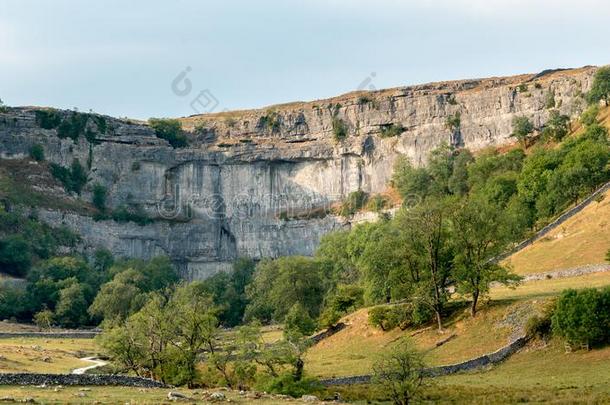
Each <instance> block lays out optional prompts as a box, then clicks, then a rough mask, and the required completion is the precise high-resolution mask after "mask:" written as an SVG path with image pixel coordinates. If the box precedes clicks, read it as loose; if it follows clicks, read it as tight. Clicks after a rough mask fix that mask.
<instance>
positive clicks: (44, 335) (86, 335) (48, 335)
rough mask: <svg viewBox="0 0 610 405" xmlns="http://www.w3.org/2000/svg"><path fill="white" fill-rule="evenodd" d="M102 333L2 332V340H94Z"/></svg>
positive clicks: (0, 335)
mask: <svg viewBox="0 0 610 405" xmlns="http://www.w3.org/2000/svg"><path fill="white" fill-rule="evenodd" d="M99 333H100V332H96V331H88V332H0V339H11V338H41V339H93V338H94V337H96V336H97V335H98V334H99Z"/></svg>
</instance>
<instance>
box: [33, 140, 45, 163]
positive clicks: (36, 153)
mask: <svg viewBox="0 0 610 405" xmlns="http://www.w3.org/2000/svg"><path fill="white" fill-rule="evenodd" d="M30 157H31V158H32V159H34V160H35V161H37V162H42V161H43V160H44V148H43V147H42V145H41V144H39V143H36V144H34V145H32V147H31V148H30Z"/></svg>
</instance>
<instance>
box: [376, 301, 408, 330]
mask: <svg viewBox="0 0 610 405" xmlns="http://www.w3.org/2000/svg"><path fill="white" fill-rule="evenodd" d="M403 314H404V311H402V310H401V309H400V308H398V309H397V308H396V307H390V306H377V307H373V308H371V309H369V324H370V325H372V326H375V327H377V328H379V329H381V330H382V331H390V330H392V329H394V328H396V327H397V326H399V325H400V324H401V321H404V316H401V315H403Z"/></svg>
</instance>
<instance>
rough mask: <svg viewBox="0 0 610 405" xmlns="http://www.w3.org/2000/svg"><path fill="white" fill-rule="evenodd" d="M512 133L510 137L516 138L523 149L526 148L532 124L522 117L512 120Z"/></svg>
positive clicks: (532, 128)
mask: <svg viewBox="0 0 610 405" xmlns="http://www.w3.org/2000/svg"><path fill="white" fill-rule="evenodd" d="M512 124H513V133H512V134H511V136H512V137H514V138H517V140H518V141H519V142H520V143H521V145H522V146H523V147H524V148H527V146H528V142H529V139H530V136H531V134H532V133H533V132H534V125H533V124H532V122H531V121H530V120H529V119H528V118H527V117H523V116H518V117H515V118H513V122H512Z"/></svg>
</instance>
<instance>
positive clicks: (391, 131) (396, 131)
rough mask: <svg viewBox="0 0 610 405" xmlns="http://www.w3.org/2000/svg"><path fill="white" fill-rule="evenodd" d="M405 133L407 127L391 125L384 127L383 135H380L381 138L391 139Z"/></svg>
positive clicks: (382, 128)
mask: <svg viewBox="0 0 610 405" xmlns="http://www.w3.org/2000/svg"><path fill="white" fill-rule="evenodd" d="M403 132H405V127H403V126H402V125H400V124H389V125H383V126H382V127H381V133H380V134H379V136H380V137H382V138H391V137H394V136H399V135H400V134H402V133H403Z"/></svg>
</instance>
